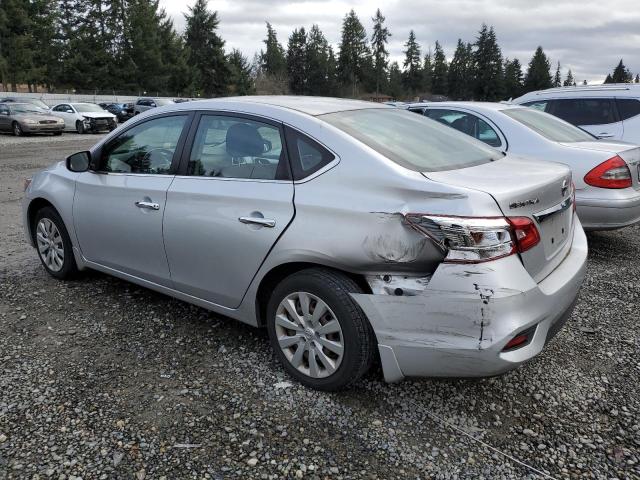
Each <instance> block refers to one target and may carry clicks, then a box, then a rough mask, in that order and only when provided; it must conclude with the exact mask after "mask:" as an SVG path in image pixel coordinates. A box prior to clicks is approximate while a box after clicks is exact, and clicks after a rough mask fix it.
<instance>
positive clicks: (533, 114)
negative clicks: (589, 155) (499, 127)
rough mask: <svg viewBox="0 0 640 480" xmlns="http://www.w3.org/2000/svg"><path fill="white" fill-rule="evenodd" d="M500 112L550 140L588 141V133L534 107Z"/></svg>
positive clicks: (590, 136) (589, 136)
mask: <svg viewBox="0 0 640 480" xmlns="http://www.w3.org/2000/svg"><path fill="white" fill-rule="evenodd" d="M502 113H504V114H505V115H507V116H508V117H511V118H513V119H514V120H515V121H517V122H520V123H521V124H523V125H524V126H526V127H529V128H530V129H531V130H534V131H536V132H538V133H539V134H540V135H542V136H543V137H545V138H547V139H548V140H551V141H552V142H590V141H592V140H593V139H594V138H596V137H594V136H592V135H591V134H590V133H587V132H585V131H584V130H581V129H579V128H578V127H575V126H573V125H571V124H570V123H567V122H565V121H564V120H560V119H559V118H557V117H554V116H553V115H550V114H548V113H544V112H541V111H540V110H536V109H535V108H509V109H505V110H502Z"/></svg>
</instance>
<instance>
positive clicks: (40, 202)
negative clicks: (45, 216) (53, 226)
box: [27, 198, 58, 242]
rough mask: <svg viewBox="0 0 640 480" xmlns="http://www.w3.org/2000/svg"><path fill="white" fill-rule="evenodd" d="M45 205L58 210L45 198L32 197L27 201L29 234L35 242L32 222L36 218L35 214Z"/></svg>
mask: <svg viewBox="0 0 640 480" xmlns="http://www.w3.org/2000/svg"><path fill="white" fill-rule="evenodd" d="M45 207H51V208H53V209H54V210H55V211H56V212H57V211H58V210H57V209H56V207H54V206H53V204H52V203H51V202H50V201H48V200H45V199H44V198H34V199H33V200H32V201H31V203H29V208H28V209H27V218H28V220H29V235H31V239H32V240H33V241H34V242H35V234H34V228H33V227H34V225H33V224H34V222H35V220H36V215H37V214H38V212H39V211H40V210H42V209H43V208H45Z"/></svg>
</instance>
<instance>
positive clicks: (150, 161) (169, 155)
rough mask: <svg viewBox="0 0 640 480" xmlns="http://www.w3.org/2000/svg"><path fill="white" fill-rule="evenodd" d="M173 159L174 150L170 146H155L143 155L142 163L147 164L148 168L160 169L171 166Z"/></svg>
mask: <svg viewBox="0 0 640 480" xmlns="http://www.w3.org/2000/svg"><path fill="white" fill-rule="evenodd" d="M156 155H157V157H156ZM172 160H173V151H171V150H169V149H168V148H162V147H160V148H154V149H151V150H149V151H148V152H147V153H145V154H144V156H143V157H142V164H143V165H146V166H147V168H148V169H151V167H152V166H153V169H155V170H160V169H167V170H168V169H169V168H170V167H171V161H172Z"/></svg>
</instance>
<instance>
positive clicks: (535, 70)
mask: <svg viewBox="0 0 640 480" xmlns="http://www.w3.org/2000/svg"><path fill="white" fill-rule="evenodd" d="M550 69H551V64H550V63H549V59H548V58H547V56H546V55H545V53H544V50H542V47H538V48H537V49H536V51H535V53H534V54H533V57H532V58H531V61H530V62H529V69H528V70H527V75H526V76H525V79H524V88H525V91H527V92H532V91H534V90H544V89H546V88H551V87H552V86H553V82H552V80H551V73H550Z"/></svg>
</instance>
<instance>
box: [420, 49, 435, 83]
mask: <svg viewBox="0 0 640 480" xmlns="http://www.w3.org/2000/svg"><path fill="white" fill-rule="evenodd" d="M432 80H433V62H432V60H431V49H429V52H428V53H427V54H426V55H425V56H424V61H423V62H422V89H423V90H424V91H425V92H431V81H432Z"/></svg>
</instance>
